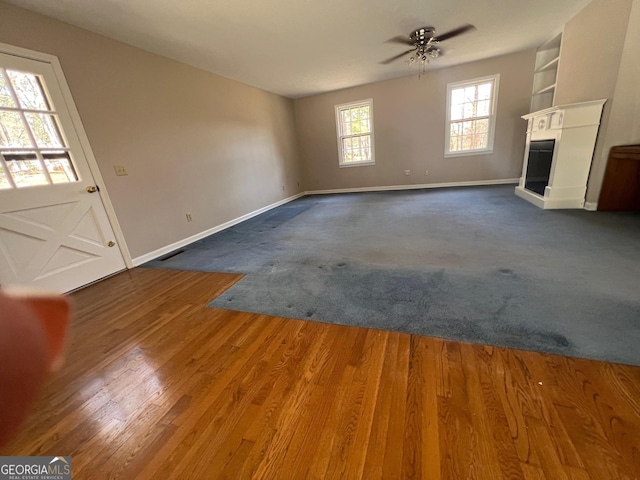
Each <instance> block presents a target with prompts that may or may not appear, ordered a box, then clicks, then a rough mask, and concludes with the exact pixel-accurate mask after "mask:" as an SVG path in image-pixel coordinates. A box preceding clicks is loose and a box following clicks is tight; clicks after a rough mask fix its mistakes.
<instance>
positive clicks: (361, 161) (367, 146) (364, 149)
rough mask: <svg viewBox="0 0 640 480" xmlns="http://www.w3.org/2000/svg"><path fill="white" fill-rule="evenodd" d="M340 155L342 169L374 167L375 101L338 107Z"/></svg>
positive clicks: (337, 120)
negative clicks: (361, 166) (363, 166)
mask: <svg viewBox="0 0 640 480" xmlns="http://www.w3.org/2000/svg"><path fill="white" fill-rule="evenodd" d="M336 129H337V132H338V155H339V165H340V166H341V167H354V166H358V165H373V164H374V163H375V154H374V147H373V99H368V100H362V101H359V102H353V103H346V104H343V105H336Z"/></svg>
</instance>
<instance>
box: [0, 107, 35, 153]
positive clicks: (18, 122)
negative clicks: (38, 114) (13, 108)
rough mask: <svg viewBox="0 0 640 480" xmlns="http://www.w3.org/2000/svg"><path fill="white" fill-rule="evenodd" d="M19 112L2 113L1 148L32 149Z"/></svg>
mask: <svg viewBox="0 0 640 480" xmlns="http://www.w3.org/2000/svg"><path fill="white" fill-rule="evenodd" d="M32 146H33V145H31V140H30V139H29V135H28V134H27V129H26V128H25V126H24V123H23V122H22V118H21V116H20V114H19V113H18V112H2V111H0V147H32Z"/></svg>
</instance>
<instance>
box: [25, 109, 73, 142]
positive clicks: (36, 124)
mask: <svg viewBox="0 0 640 480" xmlns="http://www.w3.org/2000/svg"><path fill="white" fill-rule="evenodd" d="M25 116H26V117H27V122H28V123H29V126H30V127H31V132H33V136H34V137H35V139H36V143H37V144H38V146H39V147H64V144H63V143H62V139H61V138H60V132H59V131H58V126H57V125H56V121H55V119H54V115H47V114H45V113H26V114H25Z"/></svg>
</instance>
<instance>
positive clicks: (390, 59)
mask: <svg viewBox="0 0 640 480" xmlns="http://www.w3.org/2000/svg"><path fill="white" fill-rule="evenodd" d="M414 50H415V48H410V49H409V50H407V51H406V52H402V53H401V54H399V55H396V56H394V57H391V58H387V59H386V60H383V61H382V62H380V63H381V64H382V65H388V64H390V63H391V62H395V61H396V60H398V59H399V58H401V57H404V56H405V55H406V54H407V53H411V52H413V51H414Z"/></svg>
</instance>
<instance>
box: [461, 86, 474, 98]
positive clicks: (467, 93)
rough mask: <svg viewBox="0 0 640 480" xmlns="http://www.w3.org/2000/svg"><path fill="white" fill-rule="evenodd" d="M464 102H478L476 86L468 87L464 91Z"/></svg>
mask: <svg viewBox="0 0 640 480" xmlns="http://www.w3.org/2000/svg"><path fill="white" fill-rule="evenodd" d="M464 101H465V102H475V101H476V86H475V85H474V86H472V87H466V88H465V89H464Z"/></svg>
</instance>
